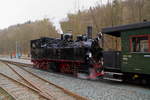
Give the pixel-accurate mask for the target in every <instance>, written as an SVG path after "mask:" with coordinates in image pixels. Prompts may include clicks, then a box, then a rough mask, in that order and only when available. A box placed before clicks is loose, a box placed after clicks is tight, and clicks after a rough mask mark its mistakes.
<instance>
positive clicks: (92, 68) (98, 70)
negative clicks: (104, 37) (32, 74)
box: [31, 27, 103, 79]
mask: <svg viewBox="0 0 150 100" xmlns="http://www.w3.org/2000/svg"><path fill="white" fill-rule="evenodd" d="M72 38H73V37H72V35H71V34H65V35H61V38H48V37H42V38H40V39H36V40H31V59H32V60H31V61H32V62H33V63H34V65H35V67H36V68H40V69H44V70H49V69H50V70H53V71H56V72H61V73H70V74H74V75H76V76H78V75H79V73H84V74H85V75H86V76H87V78H90V79H91V78H96V77H99V76H102V75H103V60H102V59H103V58H102V48H101V47H100V45H99V40H100V36H98V37H97V38H95V39H92V28H91V27H88V32H87V35H81V36H77V39H76V40H73V39H72Z"/></svg>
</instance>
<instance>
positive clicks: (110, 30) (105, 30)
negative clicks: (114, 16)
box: [102, 22, 150, 36]
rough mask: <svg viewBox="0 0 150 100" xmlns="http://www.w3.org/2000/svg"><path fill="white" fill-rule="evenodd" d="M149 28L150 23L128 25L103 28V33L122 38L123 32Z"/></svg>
mask: <svg viewBox="0 0 150 100" xmlns="http://www.w3.org/2000/svg"><path fill="white" fill-rule="evenodd" d="M148 27H150V22H141V23H135V24H127V25H121V26H115V27H107V28H103V29H102V33H104V34H110V35H114V36H120V32H122V31H126V30H134V29H141V28H148Z"/></svg>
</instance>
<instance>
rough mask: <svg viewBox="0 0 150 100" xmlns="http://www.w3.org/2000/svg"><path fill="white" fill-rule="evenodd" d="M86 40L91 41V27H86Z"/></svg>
mask: <svg viewBox="0 0 150 100" xmlns="http://www.w3.org/2000/svg"><path fill="white" fill-rule="evenodd" d="M87 35H88V39H92V26H88V27H87Z"/></svg>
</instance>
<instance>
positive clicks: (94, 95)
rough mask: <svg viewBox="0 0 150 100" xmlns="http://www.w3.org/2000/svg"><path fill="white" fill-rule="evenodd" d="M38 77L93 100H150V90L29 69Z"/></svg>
mask: <svg viewBox="0 0 150 100" xmlns="http://www.w3.org/2000/svg"><path fill="white" fill-rule="evenodd" d="M26 69H27V70H29V71H32V72H34V73H35V74H37V75H40V76H41V77H43V78H45V79H47V80H49V81H51V82H53V83H54V84H57V85H59V86H61V87H64V88H66V89H69V90H70V91H72V92H75V93H77V94H79V95H81V96H85V97H87V98H89V99H91V100H150V88H144V87H141V86H134V85H129V84H128V85H127V84H123V83H118V82H112V81H90V80H83V79H78V78H74V77H70V76H65V75H60V74H55V73H50V72H46V71H41V70H37V69H32V68H27V67H26Z"/></svg>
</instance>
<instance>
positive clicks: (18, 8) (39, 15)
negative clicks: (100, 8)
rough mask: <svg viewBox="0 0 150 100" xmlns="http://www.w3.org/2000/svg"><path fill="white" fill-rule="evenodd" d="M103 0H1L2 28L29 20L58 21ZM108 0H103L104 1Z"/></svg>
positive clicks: (0, 27) (0, 21)
mask: <svg viewBox="0 0 150 100" xmlns="http://www.w3.org/2000/svg"><path fill="white" fill-rule="evenodd" d="M100 1H101V0H0V29H3V28H7V27H8V26H10V25H14V24H18V23H24V22H26V21H28V20H31V21H34V20H40V19H43V18H50V19H52V20H53V22H54V23H55V25H56V26H57V27H58V22H59V21H60V20H61V19H63V18H65V17H66V15H67V13H70V12H71V13H72V12H75V11H77V10H78V9H87V8H89V7H90V6H95V5H96V4H97V3H99V2H100ZM104 1H106V0H103V2H104Z"/></svg>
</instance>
